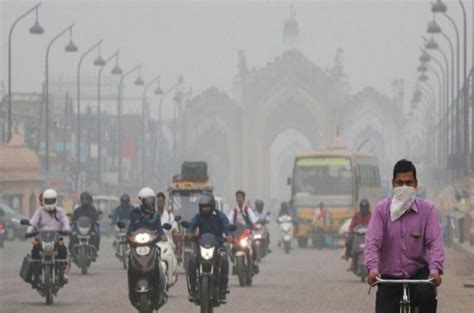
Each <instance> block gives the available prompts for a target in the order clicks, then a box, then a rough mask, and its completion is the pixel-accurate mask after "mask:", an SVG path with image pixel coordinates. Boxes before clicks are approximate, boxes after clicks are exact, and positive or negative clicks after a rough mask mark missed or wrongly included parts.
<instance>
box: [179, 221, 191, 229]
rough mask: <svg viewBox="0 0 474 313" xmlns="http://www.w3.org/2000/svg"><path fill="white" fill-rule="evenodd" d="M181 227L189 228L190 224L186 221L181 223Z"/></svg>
mask: <svg viewBox="0 0 474 313" xmlns="http://www.w3.org/2000/svg"><path fill="white" fill-rule="evenodd" d="M181 226H183V227H184V228H189V226H191V223H189V222H188V221H182V222H181Z"/></svg>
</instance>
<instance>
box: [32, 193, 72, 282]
mask: <svg viewBox="0 0 474 313" xmlns="http://www.w3.org/2000/svg"><path fill="white" fill-rule="evenodd" d="M57 198H58V194H57V193H56V191H55V190H54V189H46V190H45V191H44V192H43V193H42V198H41V199H42V201H43V204H42V205H41V206H40V207H39V208H38V209H36V211H35V213H34V214H33V217H32V218H31V220H30V224H31V226H29V227H28V229H27V231H26V233H31V232H35V231H45V230H54V231H62V232H70V231H71V228H70V226H69V220H68V218H67V215H66V212H64V209H63V208H61V207H59V206H57ZM40 251H41V246H40V245H39V244H38V242H37V241H36V240H35V241H33V249H32V250H31V258H32V259H33V260H40V259H41V257H40ZM56 259H58V260H67V248H66V246H65V245H64V241H62V240H61V241H60V244H59V245H58V255H57V256H56ZM31 266H32V270H33V280H32V283H31V284H32V285H33V288H35V287H36V286H37V285H38V283H39V282H40V280H41V264H40V263H39V262H32V264H31ZM65 267H66V266H65V265H64V264H63V263H61V262H58V269H59V273H60V275H61V277H60V279H62V282H63V284H66V283H67V281H68V279H67V276H66V275H65V274H64V269H65Z"/></svg>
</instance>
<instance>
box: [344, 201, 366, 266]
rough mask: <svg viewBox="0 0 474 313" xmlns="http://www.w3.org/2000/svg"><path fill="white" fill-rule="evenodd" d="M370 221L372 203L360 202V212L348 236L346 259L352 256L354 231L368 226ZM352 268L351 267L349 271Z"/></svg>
mask: <svg viewBox="0 0 474 313" xmlns="http://www.w3.org/2000/svg"><path fill="white" fill-rule="evenodd" d="M369 221H370V203H369V201H368V200H367V199H362V200H360V202H359V211H358V212H356V213H354V216H353V217H352V221H351V225H350V226H349V231H348V236H347V239H346V253H345V255H344V258H345V259H346V260H348V259H349V258H350V257H351V256H352V241H353V239H354V229H355V228H356V227H357V226H367V225H369ZM351 264H352V263H351ZM351 269H352V268H351V267H350V268H349V270H351Z"/></svg>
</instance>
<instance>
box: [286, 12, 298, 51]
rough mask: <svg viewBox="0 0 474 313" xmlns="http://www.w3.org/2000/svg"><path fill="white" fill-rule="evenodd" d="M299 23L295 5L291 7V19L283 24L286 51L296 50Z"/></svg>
mask: <svg viewBox="0 0 474 313" xmlns="http://www.w3.org/2000/svg"><path fill="white" fill-rule="evenodd" d="M298 33H299V31H298V22H297V21H296V12H295V8H294V6H293V4H291V5H290V17H289V18H288V19H287V20H286V21H285V23H284V24H283V42H284V44H285V49H287V50H293V49H296V43H297V39H298Z"/></svg>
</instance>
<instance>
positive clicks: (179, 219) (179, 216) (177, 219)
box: [174, 215, 181, 223]
mask: <svg viewBox="0 0 474 313" xmlns="http://www.w3.org/2000/svg"><path fill="white" fill-rule="evenodd" d="M174 220H175V221H176V223H178V222H179V221H181V215H176V216H175V217H174Z"/></svg>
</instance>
